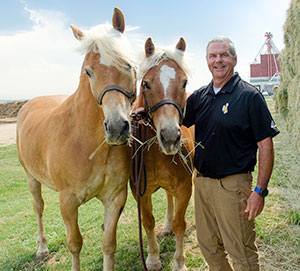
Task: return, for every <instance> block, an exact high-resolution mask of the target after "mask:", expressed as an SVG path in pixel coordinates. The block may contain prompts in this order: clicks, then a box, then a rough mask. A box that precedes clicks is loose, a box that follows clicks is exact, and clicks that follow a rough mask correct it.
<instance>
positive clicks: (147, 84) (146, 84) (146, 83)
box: [143, 81, 151, 89]
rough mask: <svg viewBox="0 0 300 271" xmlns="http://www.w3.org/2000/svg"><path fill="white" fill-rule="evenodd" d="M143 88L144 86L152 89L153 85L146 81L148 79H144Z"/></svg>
mask: <svg viewBox="0 0 300 271" xmlns="http://www.w3.org/2000/svg"><path fill="white" fill-rule="evenodd" d="M143 88H144V89H145V88H147V89H151V87H150V85H149V83H148V82H146V81H143Z"/></svg>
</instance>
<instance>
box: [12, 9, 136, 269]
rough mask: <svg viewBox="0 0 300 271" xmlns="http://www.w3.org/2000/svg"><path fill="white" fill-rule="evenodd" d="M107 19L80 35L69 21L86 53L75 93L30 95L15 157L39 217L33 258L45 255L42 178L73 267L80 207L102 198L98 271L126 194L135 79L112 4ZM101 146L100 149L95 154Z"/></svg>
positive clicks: (110, 250)
mask: <svg viewBox="0 0 300 271" xmlns="http://www.w3.org/2000/svg"><path fill="white" fill-rule="evenodd" d="M112 21H113V27H111V26H109V25H100V26H96V27H94V28H92V29H91V30H89V31H88V32H86V33H84V32H82V31H81V30H80V29H79V28H77V27H75V26H72V25H71V28H72V30H73V33H74V35H75V37H76V38H77V39H78V40H79V42H80V46H81V49H82V51H84V52H85V53H86V56H85V59H84V62H83V65H82V69H81V75H80V82H79V87H78V89H77V91H76V92H75V93H74V94H73V95H71V96H69V97H66V96H50V97H38V98H35V99H33V100H31V101H29V102H27V103H26V105H25V106H24V107H23V108H22V109H21V111H20V112H19V115H18V123H17V148H18V156H19V160H20V162H21V164H22V166H23V167H24V169H25V172H26V174H27V176H28V184H29V188H30V191H31V193H32V195H33V199H34V202H33V205H34V210H35V212H36V215H37V220H38V249H37V253H36V256H37V257H38V258H40V257H43V256H45V255H47V254H48V248H47V245H46V237H45V232H44V226H43V209H44V201H43V199H42V195H41V184H44V185H46V186H48V187H49V188H51V189H53V190H55V191H58V192H59V205H60V210H61V214H62V217H63V219H64V223H65V226H66V230H67V246H68V249H69V250H70V252H71V253H72V270H73V271H75V270H80V256H79V254H80V250H81V247H82V243H83V242H82V236H81V233H80V230H79V226H78V208H79V206H80V205H81V204H83V203H85V202H87V201H88V200H90V199H92V198H94V197H97V198H98V199H99V200H101V201H102V203H103V205H104V208H105V213H104V237H103V243H102V248H103V255H104V263H103V270H113V269H114V253H115V249H116V228H117V222H118V219H119V217H120V214H121V212H122V209H123V207H124V205H125V201H126V198H127V182H128V178H129V175H130V151H128V146H126V143H127V142H128V140H129V137H130V125H129V117H130V109H131V103H132V102H133V101H134V98H135V94H136V88H135V82H136V78H135V70H134V68H133V67H134V62H133V61H132V60H131V57H130V55H129V50H128V49H129V42H128V41H127V40H126V38H125V36H124V34H123V32H124V28H125V21H124V16H123V14H122V12H121V11H120V10H118V9H116V8H115V10H114V15H113V20H112ZM105 141H106V142H105ZM102 143H103V144H102ZM101 144H102V146H101V152H100V151H99V152H96V151H95V150H98V147H99V146H100V145H101ZM114 145H116V146H114ZM91 154H92V155H91Z"/></svg>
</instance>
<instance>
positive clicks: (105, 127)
mask: <svg viewBox="0 0 300 271" xmlns="http://www.w3.org/2000/svg"><path fill="white" fill-rule="evenodd" d="M104 129H105V131H108V123H107V121H104Z"/></svg>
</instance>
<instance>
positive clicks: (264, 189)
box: [260, 188, 269, 197]
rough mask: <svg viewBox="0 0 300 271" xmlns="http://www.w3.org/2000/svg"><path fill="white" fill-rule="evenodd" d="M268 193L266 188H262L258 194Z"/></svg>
mask: <svg viewBox="0 0 300 271" xmlns="http://www.w3.org/2000/svg"><path fill="white" fill-rule="evenodd" d="M268 194H269V191H268V189H267V188H262V189H261V191H260V195H261V196H262V197H266V196H267V195H268Z"/></svg>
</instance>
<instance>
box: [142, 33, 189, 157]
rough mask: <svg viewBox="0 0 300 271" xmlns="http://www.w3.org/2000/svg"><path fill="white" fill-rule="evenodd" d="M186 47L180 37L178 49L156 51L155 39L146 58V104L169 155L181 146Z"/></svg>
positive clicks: (144, 77) (144, 91) (147, 48)
mask: <svg viewBox="0 0 300 271" xmlns="http://www.w3.org/2000/svg"><path fill="white" fill-rule="evenodd" d="M185 47H186V44H185V41H184V39H183V38H180V40H179V41H178V43H177V45H176V50H175V51H174V52H171V51H166V50H165V51H160V52H158V53H156V52H155V47H154V44H153V42H152V40H151V38H148V39H147V41H146V43H145V56H146V57H145V61H144V63H143V64H142V67H141V70H142V83H141V93H142V95H143V104H144V106H145V108H146V110H147V111H148V112H149V114H150V115H151V118H152V120H153V123H154V126H155V128H156V135H157V139H158V142H159V145H160V148H161V150H162V151H163V153H165V154H167V155H174V154H176V153H177V151H178V148H179V145H180V139H181V130H180V125H181V121H182V118H183V115H184V110H185V104H186V92H185V87H186V84H187V75H186V72H185V70H186V69H185V67H186V66H185V65H184V62H183V54H184V51H185Z"/></svg>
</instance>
